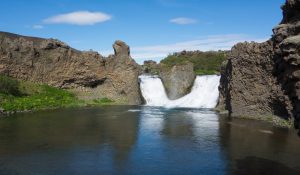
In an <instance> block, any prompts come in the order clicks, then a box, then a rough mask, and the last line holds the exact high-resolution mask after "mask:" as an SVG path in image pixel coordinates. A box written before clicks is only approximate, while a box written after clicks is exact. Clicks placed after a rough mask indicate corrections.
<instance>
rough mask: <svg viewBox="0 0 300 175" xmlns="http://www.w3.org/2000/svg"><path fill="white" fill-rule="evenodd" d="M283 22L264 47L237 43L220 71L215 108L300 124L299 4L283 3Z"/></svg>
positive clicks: (296, 1)
mask: <svg viewBox="0 0 300 175" xmlns="http://www.w3.org/2000/svg"><path fill="white" fill-rule="evenodd" d="M282 9H283V20H282V22H281V24H279V25H278V26H277V27H275V28H274V29H273V32H274V35H273V37H272V38H271V39H270V40H269V41H267V42H264V43H247V42H246V43H239V44H237V45H236V46H234V47H233V48H232V50H231V52H230V53H229V54H228V60H227V62H226V63H224V66H223V68H222V71H221V84H220V87H219V89H220V100H219V105H218V108H219V109H221V110H228V111H229V112H230V114H231V115H240V116H257V115H260V116H268V115H276V116H280V117H282V118H285V119H287V118H290V117H292V116H294V118H295V124H296V127H297V125H298V122H299V120H300V102H299V97H300V91H299V90H300V82H299V80H300V66H299V64H300V37H299V36H300V35H299V33H300V1H299V0H287V1H286V4H285V5H284V6H283V7H282Z"/></svg>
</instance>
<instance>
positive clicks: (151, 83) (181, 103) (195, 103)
mask: <svg viewBox="0 0 300 175" xmlns="http://www.w3.org/2000/svg"><path fill="white" fill-rule="evenodd" d="M139 78H140V88H141V91H142V95H143V97H144V99H145V101H146V105H147V106H162V107H167V108H176V107H179V108H214V107H215V106H216V105H217V101H218V98H219V90H218V86H219V81H220V76H218V75H205V76H197V77H196V79H195V82H194V85H193V88H192V90H191V92H190V93H189V94H187V95H185V96H184V97H181V98H179V99H177V100H169V99H168V96H167V94H166V92H165V88H164V86H163V83H162V81H161V79H160V78H158V77H157V76H149V75H141V76H140V77H139Z"/></svg>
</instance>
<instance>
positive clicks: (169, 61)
mask: <svg viewBox="0 0 300 175" xmlns="http://www.w3.org/2000/svg"><path fill="white" fill-rule="evenodd" d="M225 60H226V51H208V52H201V51H197V52H186V54H178V53H174V54H171V55H169V56H168V57H166V58H165V59H163V60H162V61H161V63H163V64H164V65H167V66H169V67H172V66H174V65H180V64H185V63H186V62H192V63H193V64H194V71H195V73H196V74H197V75H212V74H219V72H220V69H221V65H222V62H223V61H225Z"/></svg>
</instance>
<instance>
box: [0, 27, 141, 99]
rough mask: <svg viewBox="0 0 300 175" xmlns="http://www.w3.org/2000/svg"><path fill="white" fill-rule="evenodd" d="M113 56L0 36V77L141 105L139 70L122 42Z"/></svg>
mask: <svg viewBox="0 0 300 175" xmlns="http://www.w3.org/2000/svg"><path fill="white" fill-rule="evenodd" d="M113 47H114V50H115V54H114V55H112V56H110V57H109V58H104V57H103V56H101V55H100V54H98V53H97V52H81V51H78V50H76V49H73V48H71V47H70V46H68V45H67V44H65V43H63V42H61V41H59V40H55V39H42V38H35V37H26V36H20V35H16V34H11V33H6V32H0V74H1V75H7V76H10V77H13V78H16V79H19V80H26V81H31V82H36V83H44V84H48V85H51V86H55V87H60V88H65V89H71V90H73V91H75V92H76V93H78V94H79V97H82V98H88V99H94V98H103V97H107V98H110V99H112V100H114V101H116V102H119V103H125V104H140V103H141V95H140V91H139V85H138V75H139V73H140V66H139V65H138V64H136V63H135V61H134V60H133V59H132V58H131V57H130V50H129V47H128V46H127V45H126V44H125V43H124V42H122V41H116V42H115V43H114V45H113Z"/></svg>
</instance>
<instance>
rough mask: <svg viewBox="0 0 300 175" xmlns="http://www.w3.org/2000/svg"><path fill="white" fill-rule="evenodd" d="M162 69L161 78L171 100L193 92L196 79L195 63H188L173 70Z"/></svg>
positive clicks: (162, 67) (176, 66) (162, 66)
mask: <svg viewBox="0 0 300 175" xmlns="http://www.w3.org/2000/svg"><path fill="white" fill-rule="evenodd" d="M160 69H161V70H160V78H161V79H162V82H163V84H164V86H165V89H166V93H167V95H168V97H169V99H171V100H175V99H178V98H180V97H183V96H184V95H186V94H188V93H189V92H190V91H191V88H192V86H193V84H194V80H195V78H196V75H195V72H194V66H193V63H190V62H187V63H186V64H182V65H175V66H173V67H172V68H169V67H166V66H164V65H161V68H160Z"/></svg>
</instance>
